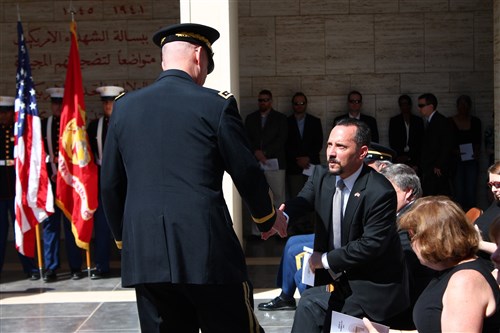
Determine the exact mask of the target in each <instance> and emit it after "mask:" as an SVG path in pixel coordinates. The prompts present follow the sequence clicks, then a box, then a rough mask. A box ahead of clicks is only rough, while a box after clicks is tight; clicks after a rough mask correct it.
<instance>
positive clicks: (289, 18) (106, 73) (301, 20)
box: [0, 0, 494, 201]
mask: <svg viewBox="0 0 500 333" xmlns="http://www.w3.org/2000/svg"><path fill="white" fill-rule="evenodd" d="M207 1H208V0H207ZM18 3H19V13H20V17H21V20H22V22H23V26H24V32H25V36H26V41H27V43H28V46H29V53H30V57H31V63H32V70H33V77H34V80H35V83H36V84H37V93H38V97H39V102H40V105H41V107H40V109H41V111H43V112H46V111H47V110H48V100H49V99H48V96H47V94H46V93H45V92H44V90H45V88H46V87H49V86H54V85H55V86H62V85H63V82H64V78H65V65H66V62H67V56H68V53H69V22H70V20H71V15H70V13H69V6H70V4H72V5H73V8H74V9H75V11H76V14H75V16H74V17H75V20H76V22H77V24H78V34H79V37H80V44H79V46H80V56H81V59H82V75H83V80H84V87H85V94H86V100H85V102H86V105H87V111H88V114H89V119H93V118H96V117H97V116H98V115H99V114H100V112H101V105H100V101H99V97H98V95H97V94H96V92H95V88H96V87H98V86H100V85H120V86H123V87H124V88H125V89H126V90H128V91H130V90H134V89H137V88H140V87H143V86H145V85H147V84H150V83H151V82H152V81H153V80H154V79H155V78H156V77H157V75H158V73H159V71H160V51H159V50H158V48H156V47H155V46H154V45H153V44H152V43H151V41H150V37H151V35H152V34H153V32H154V31H156V30H157V29H158V28H159V27H162V26H164V25H167V24H171V23H176V22H178V21H179V17H180V15H179V0H162V1H152V0H149V1H148V0H146V1H138V0H136V1H131V0H122V1H116V0H106V1H104V0H102V1H101V0H94V1H34V0H33V1H32V0H24V1H17V0H16V1H14V0H2V1H0V94H1V95H14V94H15V71H16V57H17V46H16V44H17V33H16V21H17V16H18V14H17V12H18V11H17V8H16V6H17V4H18ZM238 3H239V43H240V45H239V51H240V52H239V54H240V92H239V93H240V108H241V113H242V116H243V117H245V116H246V115H247V114H248V113H250V112H252V111H253V110H255V109H256V107H257V102H256V99H257V98H256V96H257V94H258V92H259V91H260V90H261V89H270V90H271V91H272V92H273V94H274V106H275V108H276V109H277V110H279V111H281V112H283V113H286V114H289V113H290V112H291V107H290V106H291V105H290V98H291V96H292V95H293V94H294V93H295V92H296V91H302V92H304V93H305V94H306V95H307V96H308V98H309V106H308V110H309V112H311V113H312V114H314V115H317V116H319V117H320V118H321V119H322V121H323V129H324V133H325V136H326V135H327V134H328V133H329V130H330V128H331V126H332V122H333V118H334V117H335V116H337V115H339V114H342V113H345V111H346V94H347V93H348V92H349V91H350V90H353V89H356V90H359V91H361V93H362V94H363V102H364V103H363V112H365V113H367V114H370V115H373V116H375V117H376V118H377V121H378V125H379V132H380V141H381V143H383V144H387V143H388V133H387V127H388V119H389V118H390V117H391V116H393V115H396V114H397V113H398V107H397V98H398V96H399V95H400V94H403V93H405V94H409V95H410V96H412V98H413V100H414V102H415V103H414V104H416V97H417V96H418V95H420V94H421V93H424V92H432V93H434V94H435V95H436V96H437V97H438V100H439V106H438V108H439V110H440V111H441V112H443V113H444V114H445V115H448V116H451V115H453V114H454V112H455V100H456V98H457V97H458V96H459V95H460V94H468V95H470V96H471V97H472V99H473V103H474V106H473V114H475V115H477V116H478V117H479V118H480V119H481V120H482V122H483V127H485V126H488V125H492V123H493V121H492V114H493V109H494V102H493V58H494V57H493V1H492V0H265V1H264V0H239V1H238ZM215 52H217V44H216V45H215ZM416 111H417V110H415V112H416ZM323 158H324V157H323ZM487 163H488V162H486V158H485V157H483V158H482V161H481V176H483V175H484V173H485V170H486V167H487ZM483 178H484V177H483ZM483 178H482V179H483ZM483 196H484V195H483ZM483 201H484V200H483Z"/></svg>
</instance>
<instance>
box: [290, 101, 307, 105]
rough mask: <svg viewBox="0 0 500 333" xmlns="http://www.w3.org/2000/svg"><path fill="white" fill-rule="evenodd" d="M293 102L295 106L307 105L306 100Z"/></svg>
mask: <svg viewBox="0 0 500 333" xmlns="http://www.w3.org/2000/svg"><path fill="white" fill-rule="evenodd" d="M292 104H293V105H295V106H298V105H306V104H307V103H306V102H293V103H292Z"/></svg>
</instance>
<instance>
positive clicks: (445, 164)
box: [418, 93, 454, 196]
mask: <svg viewBox="0 0 500 333" xmlns="http://www.w3.org/2000/svg"><path fill="white" fill-rule="evenodd" d="M437 105H438V101H437V98H436V96H434V95H433V94H430V93H427V94H423V95H420V96H419V97H418V108H419V110H420V113H421V114H422V116H423V117H424V128H425V130H424V137H423V140H422V153H421V156H420V167H419V169H420V176H421V179H422V189H423V191H424V196H427V195H437V194H443V195H450V194H451V190H450V168H451V165H450V164H451V156H452V149H453V142H454V141H453V131H452V128H451V124H450V121H449V119H448V118H446V117H445V116H443V115H442V114H441V113H439V112H438V111H437Z"/></svg>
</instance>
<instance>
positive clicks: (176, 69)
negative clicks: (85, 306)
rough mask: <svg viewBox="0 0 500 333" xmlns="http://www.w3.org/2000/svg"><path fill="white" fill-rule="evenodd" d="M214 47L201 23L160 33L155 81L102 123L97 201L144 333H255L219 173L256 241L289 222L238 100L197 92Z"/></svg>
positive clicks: (249, 289) (215, 35) (240, 252)
mask: <svg viewBox="0 0 500 333" xmlns="http://www.w3.org/2000/svg"><path fill="white" fill-rule="evenodd" d="M218 37H219V32H218V31H217V30H215V29H213V28H210V27H207V26H204V25H200V24H176V25H172V26H169V27H166V28H164V29H162V30H160V31H158V32H157V33H156V34H155V35H154V37H153V42H154V43H155V44H156V45H158V46H159V47H161V48H162V62H161V66H162V69H163V72H162V73H161V74H160V75H159V77H158V79H157V80H156V81H155V82H154V83H153V84H151V85H149V86H147V87H145V88H142V89H139V90H135V91H132V92H128V93H127V94H125V95H124V96H123V97H120V98H118V99H117V100H116V101H115V105H114V111H113V115H112V116H111V119H110V122H109V128H108V135H107V138H106V144H105V145H104V152H103V155H104V159H103V161H102V162H103V163H102V169H101V173H102V178H101V192H102V201H103V204H104V211H105V213H106V217H107V219H108V223H109V225H110V229H111V232H112V233H113V236H114V239H115V240H116V242H117V245H118V246H119V247H121V248H122V252H121V255H122V261H121V271H122V285H123V286H124V287H134V288H135V290H136V297H137V308H138V313H139V320H140V324H141V330H142V331H143V332H185V333H191V332H193V333H198V332H199V329H200V328H201V330H202V331H203V332H218V333H225V332H228V333H229V332H230V333H234V332H238V333H249V332H259V331H260V332H263V330H262V328H261V327H260V325H259V323H258V321H257V318H256V317H255V314H254V311H253V288H252V285H251V283H250V282H249V277H248V274H247V268H246V264H245V255H244V253H243V250H242V248H241V244H240V242H239V240H238V237H237V236H236V233H235V232H234V229H233V222H232V220H231V216H230V213H229V210H228V208H227V205H226V202H225V200H224V194H223V191H222V179H223V175H224V172H225V171H227V172H228V174H229V175H231V177H232V180H233V182H234V184H235V186H236V188H237V189H238V191H239V193H240V194H241V197H242V198H243V200H244V201H245V202H246V203H247V206H248V208H249V209H250V213H251V215H252V216H253V219H254V221H255V222H256V223H257V224H258V226H259V229H260V230H262V231H268V230H270V229H271V228H273V229H274V230H279V232H280V234H281V235H283V236H284V235H286V219H285V218H284V216H283V214H282V213H281V212H279V211H277V210H276V211H275V209H274V208H273V205H272V201H271V198H270V196H269V194H268V192H269V185H268V184H267V182H266V179H265V177H264V175H263V173H262V171H261V170H260V168H259V165H258V163H257V161H256V160H255V158H254V156H253V155H252V152H251V150H250V147H249V144H248V140H247V139H246V136H245V130H244V127H243V122H242V120H241V117H240V114H239V110H238V107H237V104H236V99H235V98H234V97H233V96H232V95H231V94H229V93H227V92H218V91H215V90H212V89H208V88H204V87H203V84H204V82H205V79H206V77H207V74H209V73H210V72H212V70H213V69H214V61H213V51H212V44H213V42H214V41H215V40H216V39H217V38H218ZM275 221H276V222H275Z"/></svg>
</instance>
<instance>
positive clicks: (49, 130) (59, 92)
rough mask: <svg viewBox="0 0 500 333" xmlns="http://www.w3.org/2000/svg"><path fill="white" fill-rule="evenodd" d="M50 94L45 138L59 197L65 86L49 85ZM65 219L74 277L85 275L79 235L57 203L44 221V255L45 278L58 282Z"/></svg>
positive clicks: (68, 251)
mask: <svg viewBox="0 0 500 333" xmlns="http://www.w3.org/2000/svg"><path fill="white" fill-rule="evenodd" d="M47 92H48V93H49V94H50V106H51V109H52V115H51V116H50V117H48V118H47V119H45V120H44V121H43V122H42V132H43V139H44V143H45V151H46V152H47V156H48V161H47V163H48V167H47V172H48V174H49V177H50V181H51V185H52V191H53V192H54V198H55V197H56V179H57V161H58V154H59V126H60V123H61V111H62V101H63V96H64V88H48V89H47ZM61 220H62V224H63V228H64V238H65V241H64V243H65V245H66V253H67V257H68V262H69V268H70V270H71V278H72V279H73V280H78V279H80V278H82V273H81V267H82V262H83V260H82V251H81V250H80V248H79V247H78V246H77V245H76V243H75V236H74V235H73V232H72V231H71V227H72V226H71V222H70V221H69V220H68V219H67V218H66V216H65V215H64V213H63V212H62V211H61V209H60V208H59V207H58V206H57V205H54V214H52V215H51V216H49V217H48V218H47V219H46V220H45V221H44V222H43V255H44V265H45V273H44V277H43V280H44V281H45V282H54V281H56V280H57V273H56V270H57V269H59V268H60V266H61V263H60V256H59V247H60V238H61Z"/></svg>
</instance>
